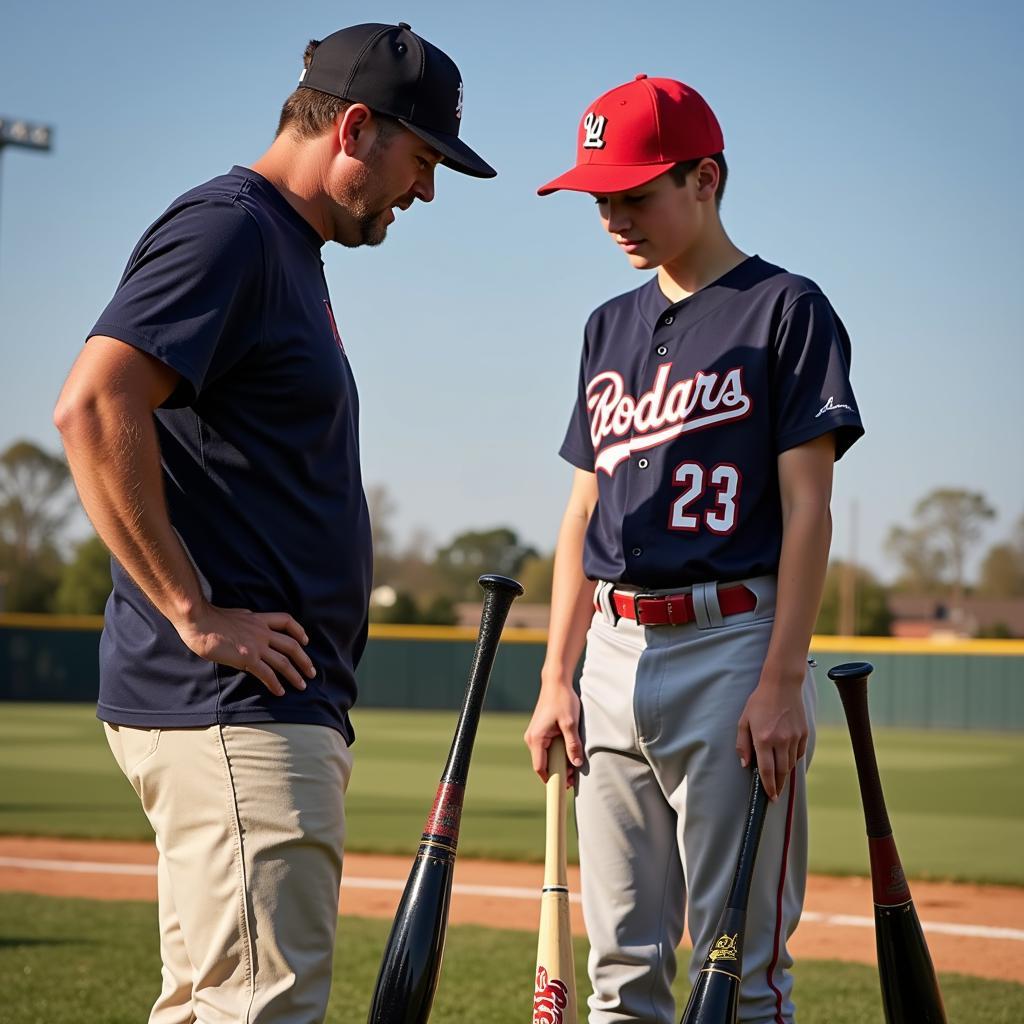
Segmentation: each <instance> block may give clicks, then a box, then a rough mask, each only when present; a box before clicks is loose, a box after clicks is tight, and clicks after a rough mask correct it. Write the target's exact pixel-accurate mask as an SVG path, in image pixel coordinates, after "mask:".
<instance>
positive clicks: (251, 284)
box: [89, 199, 263, 406]
mask: <svg viewBox="0 0 1024 1024" xmlns="http://www.w3.org/2000/svg"><path fill="white" fill-rule="evenodd" d="M262 268H263V254H262V238H261V235H260V231H259V228H258V227H257V225H256V224H255V222H254V221H253V220H252V218H251V217H250V216H249V214H248V213H247V212H246V211H245V210H244V209H242V208H241V207H239V206H237V205H235V204H233V203H231V202H230V200H227V199H225V200H216V199H213V200H203V201H201V202H196V203H193V204H191V205H189V206H185V207H183V208H181V209H179V210H172V211H170V212H169V213H168V214H167V215H165V216H164V217H163V218H161V220H159V221H158V222H157V223H156V224H155V225H153V227H152V228H150V229H149V231H147V232H146V234H145V235H144V236H143V238H142V239H141V241H140V242H139V244H138V245H137V246H136V247H135V251H134V252H133V253H132V255H131V258H130V259H129V261H128V266H127V267H126V268H125V271H124V274H123V275H122V277H121V281H120V283H119V284H118V286H117V291H116V292H115V293H114V296H113V298H112V299H111V300H110V302H109V304H108V305H107V308H106V309H105V310H104V311H103V313H102V315H101V316H100V318H99V320H98V321H97V322H96V324H95V326H94V327H93V328H92V330H91V331H90V332H89V337H93V336H94V335H98V334H101V335H106V336H108V337H112V338H116V339H117V340H118V341H123V342H125V343H126V344H129V345H132V346H133V347H135V348H137V349H140V350H141V351H143V352H146V353H148V354H149V355H151V356H153V357H155V358H156V359H159V360H160V362H162V363H164V364H165V365H167V366H169V367H170V368H171V369H173V370H176V371H177V372H178V373H179V374H180V375H181V378H182V381H181V384H179V387H178V388H177V389H176V391H175V393H174V394H173V395H172V396H171V398H170V399H169V400H168V402H167V404H168V405H171V406H174V405H179V406H180V405H187V404H189V403H190V402H192V401H193V400H194V399H195V398H196V397H197V396H198V395H199V394H200V393H201V392H202V391H203V389H204V387H206V386H207V385H208V384H209V383H210V382H212V381H213V380H215V379H216V378H217V377H218V376H220V375H221V374H222V373H224V372H225V370H227V369H229V368H230V367H231V366H233V365H234V364H235V363H237V362H238V361H239V360H240V359H241V358H242V357H243V356H244V355H245V354H246V352H247V351H249V350H250V349H251V348H252V347H254V346H255V345H256V344H257V343H258V341H259V340H260V323H261V320H260V308H261V282H262V273H263V270H262Z"/></svg>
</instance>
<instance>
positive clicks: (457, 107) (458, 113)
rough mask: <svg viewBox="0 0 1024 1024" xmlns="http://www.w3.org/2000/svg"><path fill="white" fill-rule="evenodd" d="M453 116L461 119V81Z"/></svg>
mask: <svg viewBox="0 0 1024 1024" xmlns="http://www.w3.org/2000/svg"><path fill="white" fill-rule="evenodd" d="M455 116H456V117H457V118H458V119H459V120H460V121H461V120H462V82H461V81H460V82H459V98H458V101H457V102H456V104H455Z"/></svg>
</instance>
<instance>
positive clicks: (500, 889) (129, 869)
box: [0, 857, 1024, 942]
mask: <svg viewBox="0 0 1024 1024" xmlns="http://www.w3.org/2000/svg"><path fill="white" fill-rule="evenodd" d="M0 868H15V869H18V868H20V869H22V870H25V871H60V872H69V873H78V874H87V875H144V876H149V877H152V876H155V875H156V867H155V866H153V865H151V864H110V863H99V862H97V861H88V860H37V859H34V858H30V857H0ZM404 888H405V881H404V880H403V879H400V878H364V877H360V876H358V875H345V876H344V879H343V880H342V892H344V890H345V889H376V890H378V891H384V892H401V891H402V890H403V889H404ZM452 893H453V894H454V895H456V896H492V897H495V898H497V899H506V900H530V901H532V902H536V901H539V899H540V889H539V888H538V889H527V888H524V887H522V886H511V885H465V884H461V883H457V884H455V885H454V886H452ZM569 900H570V901H571V902H572V903H579V902H580V897H579V894H578V893H572V894H571V895H570V896H569ZM800 920H801V921H807V922H811V923H813V924H824V925H828V926H830V927H834V928H874V927H875V920H874V918H872V917H858V916H855V915H852V914H823V913H821V912H819V911H815V910H805V911H804V912H803V914H802V915H801V917H800ZM921 926H922V927H923V928H924V930H925V931H926V932H931V933H933V934H936V935H955V936H957V937H958V938H965V939H1001V940H1006V941H1010V942H1024V930H1022V929H1018V928H991V927H988V926H986V925H977V924H954V923H950V922H946V921H922V922H921Z"/></svg>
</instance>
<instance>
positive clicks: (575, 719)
mask: <svg viewBox="0 0 1024 1024" xmlns="http://www.w3.org/2000/svg"><path fill="white" fill-rule="evenodd" d="M596 505H597V477H596V476H595V475H594V474H593V473H589V472H587V471H586V470H584V469H577V470H576V473H575V475H574V477H573V483H572V491H571V493H570V495H569V503H568V505H567V506H566V509H565V515H564V516H563V517H562V525H561V528H560V529H559V531H558V545H557V547H556V548H555V569H554V582H553V584H552V588H551V622H550V625H549V626H548V647H547V654H546V656H545V658H544V666H543V668H542V669H541V673H540V680H541V682H540V695H539V696H538V698H537V704H536V707H535V708H534V711H533V718H531V719H530V724H529V726H528V727H527V730H526V733H525V734H524V736H523V739H524V740H525V741H526V745H527V746H528V747H529V748H530V756H531V758H532V759H533V769H534V771H535V772H537V774H538V775H539V776H540V777H541V778H542V779H543V780H544V781H545V782H546V781H547V749H548V747H549V746H550V745H551V741H552V739H554V738H555V737H556V736H558V735H559V733H561V735H562V736H563V737H564V739H565V749H566V752H567V753H568V755H569V761H570V762H571V764H572V765H574V766H575V767H577V768H578V767H580V766H581V765H582V764H583V744H582V743H581V742H580V733H579V719H580V702H579V698H578V697H577V696H576V693H575V691H574V690H573V688H572V682H573V674H574V672H575V670H576V665H577V663H578V662H579V659H580V655H581V654H582V653H583V647H584V645H585V643H586V639H587V630H588V628H589V626H590V620H591V618H592V617H593V614H594V588H595V586H596V584H595V583H594V581H593V580H588V579H587V578H586V576H585V575H584V574H583V544H584V539H585V537H586V533H587V526H588V525H589V523H590V517H591V515H592V514H593V512H594V508H595V506H596ZM574 774H575V773H574V772H573V771H572V770H570V772H569V779H568V781H569V783H570V784H571V783H572V781H573V777H574Z"/></svg>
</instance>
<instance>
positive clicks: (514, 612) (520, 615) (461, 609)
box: [455, 601, 551, 629]
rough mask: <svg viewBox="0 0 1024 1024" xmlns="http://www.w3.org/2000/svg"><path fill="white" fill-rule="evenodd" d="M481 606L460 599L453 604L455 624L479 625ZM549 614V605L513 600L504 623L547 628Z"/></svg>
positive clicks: (526, 627)
mask: <svg viewBox="0 0 1024 1024" xmlns="http://www.w3.org/2000/svg"><path fill="white" fill-rule="evenodd" d="M481 607H482V606H481V604H480V602H479V601H460V602H459V603H457V604H456V605H455V624H456V625H457V626H472V628H473V629H476V628H477V627H478V626H479V625H480V609H481ZM550 614H551V608H550V606H549V605H546V604H523V603H522V602H520V601H514V602H513V604H512V608H511V610H510V611H509V613H508V619H507V620H506V622H505V625H506V626H508V627H509V628H510V629H547V628H548V616H549V615H550Z"/></svg>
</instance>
